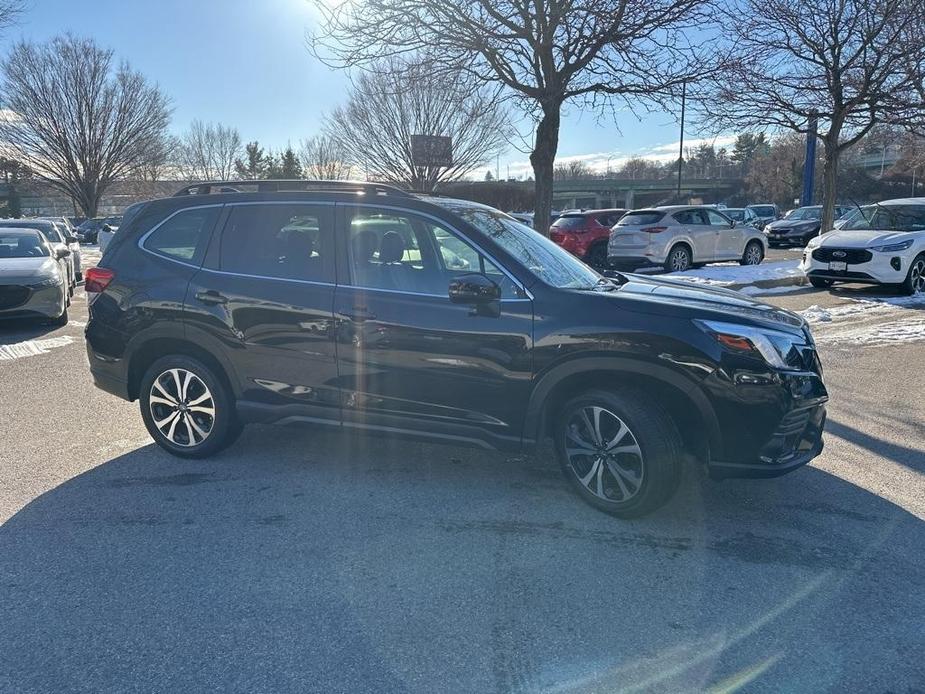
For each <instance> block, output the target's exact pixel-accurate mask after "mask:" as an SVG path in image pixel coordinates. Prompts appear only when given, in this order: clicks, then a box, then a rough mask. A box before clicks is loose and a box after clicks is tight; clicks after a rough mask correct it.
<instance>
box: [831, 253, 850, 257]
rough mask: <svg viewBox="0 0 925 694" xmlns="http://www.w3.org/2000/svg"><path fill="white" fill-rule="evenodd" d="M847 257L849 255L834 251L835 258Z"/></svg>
mask: <svg viewBox="0 0 925 694" xmlns="http://www.w3.org/2000/svg"><path fill="white" fill-rule="evenodd" d="M846 255H848V254H847V253H845V252H844V251H832V257H833V258H844V257H845V256H846Z"/></svg>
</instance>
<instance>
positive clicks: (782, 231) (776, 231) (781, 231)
mask: <svg viewBox="0 0 925 694" xmlns="http://www.w3.org/2000/svg"><path fill="white" fill-rule="evenodd" d="M768 233H769V234H771V236H776V235H778V234H789V233H790V228H789V227H787V228H785V229H768Z"/></svg>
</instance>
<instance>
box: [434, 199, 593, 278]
mask: <svg viewBox="0 0 925 694" xmlns="http://www.w3.org/2000/svg"><path fill="white" fill-rule="evenodd" d="M428 202H432V203H434V204H435V205H439V206H440V207H443V208H445V209H447V210H450V211H451V212H453V213H455V214H457V215H459V216H460V217H462V218H463V219H465V220H466V221H467V222H469V224H471V225H472V226H474V227H475V228H476V229H478V230H479V231H481V232H482V233H483V234H485V235H486V236H488V237H489V238H490V239H491V240H492V241H494V242H495V243H497V244H498V245H499V246H501V247H502V248H503V249H504V250H506V251H507V252H508V253H510V254H511V255H512V256H514V257H515V258H517V259H518V260H519V261H520V262H521V263H522V264H523V265H524V266H525V267H526V268H528V269H529V270H530V272H532V273H533V274H534V275H535V276H536V277H537V278H538V279H540V280H541V281H543V282H544V283H546V284H548V285H551V286H553V287H558V288H560V289H591V288H593V287H596V286H598V285H599V284H600V283H601V280H602V277H601V276H600V275H599V274H597V273H596V272H594V270H592V269H591V268H589V267H588V266H587V265H585V264H584V263H583V262H581V261H580V260H578V258H576V257H575V256H573V255H571V254H570V253H568V252H567V251H564V250H562V249H561V248H560V247H559V246H557V245H556V244H554V243H553V242H552V241H550V240H549V239H547V238H546V237H545V236H543V235H542V234H539V233H537V232H536V231H534V230H533V229H531V228H530V227H528V226H524V225H523V224H521V223H520V222H518V221H517V220H516V219H514V218H513V217H509V216H507V215H506V214H504V213H503V212H499V211H498V210H495V209H492V208H490V207H483V206H481V205H478V206H477V205H474V204H472V203H467V202H465V201H463V200H452V199H449V198H429V199H428Z"/></svg>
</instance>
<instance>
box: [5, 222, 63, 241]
mask: <svg viewBox="0 0 925 694" xmlns="http://www.w3.org/2000/svg"><path fill="white" fill-rule="evenodd" d="M2 226H4V227H7V228H13V229H36V230H38V231H40V232H42V236H44V237H45V238H46V239H48V240H49V241H51V242H52V243H63V242H64V238H63V237H61V236H60V235H59V234H58V230H57V229H56V228H55V225H54V224H52V223H51V222H46V221H43V220H40V219H24V220H22V221H17V222H4V223H3V225H2Z"/></svg>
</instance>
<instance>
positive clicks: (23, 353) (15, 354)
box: [0, 335, 74, 361]
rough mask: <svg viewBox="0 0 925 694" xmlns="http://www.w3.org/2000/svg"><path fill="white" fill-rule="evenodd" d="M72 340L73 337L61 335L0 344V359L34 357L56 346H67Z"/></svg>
mask: <svg viewBox="0 0 925 694" xmlns="http://www.w3.org/2000/svg"><path fill="white" fill-rule="evenodd" d="M73 341H74V338H73V337H70V336H68V335H62V336H61V337H47V338H45V339H43V340H26V341H25V342H16V343H14V344H12V345H0V361H6V360H10V359H23V358H24V357H35V356H38V355H39V354H45V353H46V352H48V351H49V350H52V349H54V348H56V347H67V346H68V345H69V344H71V343H72V342H73Z"/></svg>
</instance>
